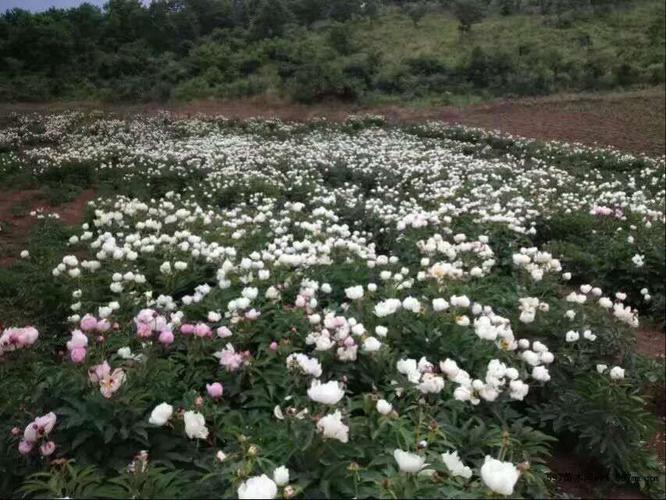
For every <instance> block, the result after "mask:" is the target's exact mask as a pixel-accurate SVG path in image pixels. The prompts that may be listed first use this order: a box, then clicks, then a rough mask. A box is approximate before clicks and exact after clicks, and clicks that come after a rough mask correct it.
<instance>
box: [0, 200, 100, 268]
mask: <svg viewBox="0 0 666 500" xmlns="http://www.w3.org/2000/svg"><path fill="white" fill-rule="evenodd" d="M94 197H95V190H94V189H87V190H85V191H82V192H81V193H80V194H79V195H78V196H77V197H76V198H75V199H74V200H72V201H69V202H65V203H62V204H59V205H52V204H50V203H48V202H46V201H45V200H44V196H43V194H42V192H41V191H40V190H39V189H25V190H21V191H10V190H9V189H4V188H0V267H2V266H8V265H10V264H11V263H13V262H14V261H16V259H17V258H18V257H19V255H18V254H19V253H20V252H21V250H22V249H23V245H24V244H25V243H26V242H27V241H28V239H29V237H30V232H31V231H32V228H33V226H34V225H35V224H36V223H37V222H38V219H37V218H36V217H34V216H32V215H30V212H31V211H33V210H38V209H40V208H41V209H43V210H44V213H54V212H55V213H57V214H58V215H60V221H61V222H63V223H64V224H66V225H74V224H78V223H80V222H81V219H82V218H83V214H84V213H85V210H86V206H87V204H88V202H89V201H90V200H92V199H93V198H94Z"/></svg>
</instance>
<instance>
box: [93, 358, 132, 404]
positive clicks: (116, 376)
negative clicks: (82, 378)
mask: <svg viewBox="0 0 666 500" xmlns="http://www.w3.org/2000/svg"><path fill="white" fill-rule="evenodd" d="M88 379H89V380H90V381H91V382H92V383H93V384H99V392H101V393H102V396H104V397H105V398H106V399H109V398H110V397H111V396H113V394H114V393H115V392H116V391H117V390H118V389H120V386H121V385H123V383H124V382H125V379H126V375H125V371H124V370H123V369H122V368H116V369H115V370H113V371H111V366H110V365H109V363H108V362H106V361H104V362H103V363H100V364H99V365H94V366H91V367H90V368H89V369H88Z"/></svg>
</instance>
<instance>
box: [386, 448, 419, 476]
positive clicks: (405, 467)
mask: <svg viewBox="0 0 666 500" xmlns="http://www.w3.org/2000/svg"><path fill="white" fill-rule="evenodd" d="M393 458H395V461H396V462H398V467H400V471H401V472H407V473H409V474H416V473H417V472H418V471H420V470H421V469H423V467H425V458H423V457H421V456H419V455H416V454H414V453H409V452H407V451H402V450H398V449H396V450H395V451H394V452H393Z"/></svg>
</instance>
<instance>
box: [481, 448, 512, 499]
mask: <svg viewBox="0 0 666 500" xmlns="http://www.w3.org/2000/svg"><path fill="white" fill-rule="evenodd" d="M518 477H520V471H519V470H518V469H517V468H516V466H515V465H513V464H512V463H511V462H501V461H500V460H495V459H494V458H492V457H491V456H489V455H486V460H485V462H483V465H482V466H481V479H482V480H483V482H484V484H485V485H486V486H487V487H488V488H490V489H491V490H492V491H494V492H495V493H499V494H500V495H513V488H514V486H515V485H516V482H517V481H518Z"/></svg>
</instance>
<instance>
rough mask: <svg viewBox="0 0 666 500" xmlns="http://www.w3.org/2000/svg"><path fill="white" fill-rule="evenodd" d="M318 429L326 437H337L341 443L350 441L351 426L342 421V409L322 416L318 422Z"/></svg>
mask: <svg viewBox="0 0 666 500" xmlns="http://www.w3.org/2000/svg"><path fill="white" fill-rule="evenodd" d="M317 430H318V431H319V432H321V433H322V435H323V436H324V438H328V439H337V440H338V441H340V442H341V443H346V442H348V441H349V427H347V426H346V425H345V424H344V423H342V414H341V413H340V410H336V411H335V413H331V414H330V415H326V416H325V417H322V418H320V419H319V422H317Z"/></svg>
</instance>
